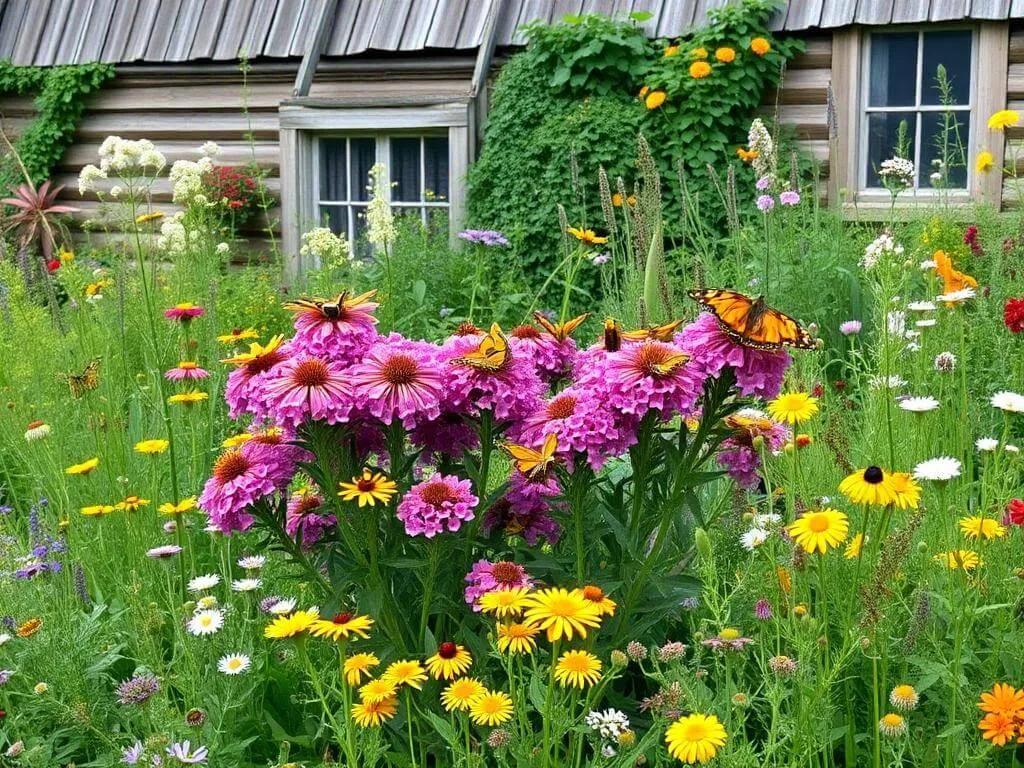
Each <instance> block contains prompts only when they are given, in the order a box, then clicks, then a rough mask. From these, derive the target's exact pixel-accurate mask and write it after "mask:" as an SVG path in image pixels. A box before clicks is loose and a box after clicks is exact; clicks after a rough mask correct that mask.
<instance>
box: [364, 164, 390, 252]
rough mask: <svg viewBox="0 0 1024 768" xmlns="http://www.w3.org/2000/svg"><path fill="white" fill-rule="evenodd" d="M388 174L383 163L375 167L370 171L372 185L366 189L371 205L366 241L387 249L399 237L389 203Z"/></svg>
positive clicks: (367, 209)
mask: <svg viewBox="0 0 1024 768" xmlns="http://www.w3.org/2000/svg"><path fill="white" fill-rule="evenodd" d="M386 173H387V171H386V169H385V168H384V165H383V164H382V163H377V164H376V165H374V166H373V167H372V168H371V169H370V185H369V186H368V187H367V188H366V189H367V191H368V192H369V193H370V204H369V205H367V206H366V225H367V226H366V239H367V240H369V241H370V244H371V245H375V246H377V247H379V248H387V247H388V246H390V245H391V243H393V242H394V241H395V238H396V237H397V236H398V232H397V230H396V229H395V219H394V217H393V216H392V215H391V204H390V203H389V202H388V195H387V191H388V190H387V182H386V181H385V176H386Z"/></svg>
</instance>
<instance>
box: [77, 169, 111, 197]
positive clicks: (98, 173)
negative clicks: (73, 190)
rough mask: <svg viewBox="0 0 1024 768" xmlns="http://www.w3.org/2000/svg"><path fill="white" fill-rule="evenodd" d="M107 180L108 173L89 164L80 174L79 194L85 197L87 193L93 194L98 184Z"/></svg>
mask: <svg viewBox="0 0 1024 768" xmlns="http://www.w3.org/2000/svg"><path fill="white" fill-rule="evenodd" d="M105 178H107V172H106V171H104V170H103V169H102V168H97V167H96V166H95V165H93V164H92V163H89V165H87V166H85V167H84V168H82V170H81V172H79V174H78V194H80V195H84V194H85V193H86V192H91V191H92V190H94V189H96V182H97V181H99V180H100V179H105Z"/></svg>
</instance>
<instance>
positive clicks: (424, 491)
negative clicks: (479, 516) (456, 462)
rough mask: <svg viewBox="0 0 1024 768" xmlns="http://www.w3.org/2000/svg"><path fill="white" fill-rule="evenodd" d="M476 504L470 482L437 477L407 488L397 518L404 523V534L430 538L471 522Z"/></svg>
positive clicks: (453, 477)
mask: <svg viewBox="0 0 1024 768" xmlns="http://www.w3.org/2000/svg"><path fill="white" fill-rule="evenodd" d="M478 501H479V499H477V497H476V496H474V495H473V494H472V484H471V483H470V481H469V480H461V479H459V478H458V477H455V476H454V475H440V474H438V475H435V476H434V477H432V478H430V479H429V480H427V481H425V482H422V483H419V484H418V485H414V486H413V487H412V488H410V489H409V492H408V493H407V494H405V496H404V497H403V498H402V501H401V502H400V503H399V505H398V510H397V512H396V515H397V517H398V519H399V520H401V521H402V522H403V523H405V532H406V534H408V535H409V536H426V537H427V538H428V539H430V538H433V537H434V536H436V535H437V534H439V533H443V532H444V531H445V530H448V531H453V532H454V531H457V530H459V528H460V527H461V526H462V523H464V522H466V521H468V520H472V519H473V517H474V514H473V510H474V509H475V508H476V505H477V502H478Z"/></svg>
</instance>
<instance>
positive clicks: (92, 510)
mask: <svg viewBox="0 0 1024 768" xmlns="http://www.w3.org/2000/svg"><path fill="white" fill-rule="evenodd" d="M113 511H114V505H113V504H92V505H90V506H87V507H82V514H83V515H85V516H86V517H106V516H107V515H109V514H110V513H111V512H113Z"/></svg>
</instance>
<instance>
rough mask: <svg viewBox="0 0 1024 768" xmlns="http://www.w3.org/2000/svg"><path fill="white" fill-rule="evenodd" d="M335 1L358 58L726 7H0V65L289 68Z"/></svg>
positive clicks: (809, 14)
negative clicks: (240, 61) (493, 14)
mask: <svg viewBox="0 0 1024 768" xmlns="http://www.w3.org/2000/svg"><path fill="white" fill-rule="evenodd" d="M335 1H336V2H337V9H336V11H335V13H334V14H333V21H332V22H331V23H332V28H331V31H330V35H329V37H328V39H327V45H326V49H325V50H324V55H325V56H338V57H340V56H353V55H357V54H360V53H365V52H367V51H378V52H396V51H401V52H409V51H422V50H449V51H450V50H472V49H474V48H477V47H479V46H480V44H481V42H482V40H483V35H484V28H485V19H486V18H487V14H488V11H489V9H490V8H491V6H492V5H493V4H495V3H501V4H502V10H501V20H500V24H499V27H498V36H497V44H498V45H499V46H513V45H518V44H521V43H522V39H521V37H520V36H519V35H518V34H517V30H518V28H519V26H520V25H522V24H524V23H526V22H528V21H532V20H534V19H541V20H544V21H548V22H550V21H556V20H558V19H560V18H561V17H562V16H564V15H566V14H578V13H605V14H613V15H624V14H627V13H629V12H631V11H634V10H638V11H639V10H643V11H650V13H651V14H652V15H651V18H650V19H649V20H648V21H647V22H645V23H644V27H645V29H646V30H647V32H648V33H649V34H650V35H651V36H652V37H662V36H665V37H668V36H672V35H675V34H678V33H680V32H683V31H685V30H687V29H689V28H692V27H693V26H695V25H700V24H701V23H702V22H703V21H704V19H705V18H706V17H707V12H708V10H710V9H712V8H715V7H718V6H721V5H725V4H727V3H729V2H735V0H0V59H10V60H12V61H13V62H14V63H15V64H35V65H40V66H49V65H54V64H77V63H84V62H88V61H107V62H114V63H130V62H145V63H163V62H181V61H231V60H234V59H237V58H238V57H239V55H240V54H244V55H246V56H248V57H249V58H252V59H257V58H278V59H280V58H298V57H301V56H302V55H303V54H304V53H305V50H306V46H307V45H308V43H309V41H310V40H311V39H312V38H313V30H312V27H313V26H314V25H315V24H316V23H317V20H318V19H319V18H320V17H321V14H322V10H323V8H324V4H325V3H329V2H335ZM1007 18H1024V0H788V2H787V3H786V4H785V6H784V7H783V8H782V9H781V10H780V11H779V12H778V13H777V14H776V15H775V17H774V19H773V27H774V28H775V29H776V30H779V31H792V32H798V31H803V30H808V29H816V28H817V29H831V28H834V27H841V26H846V25H849V24H894V23H921V22H936V21H956V20H963V19H979V20H980V19H996V20H999V19H1007Z"/></svg>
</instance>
